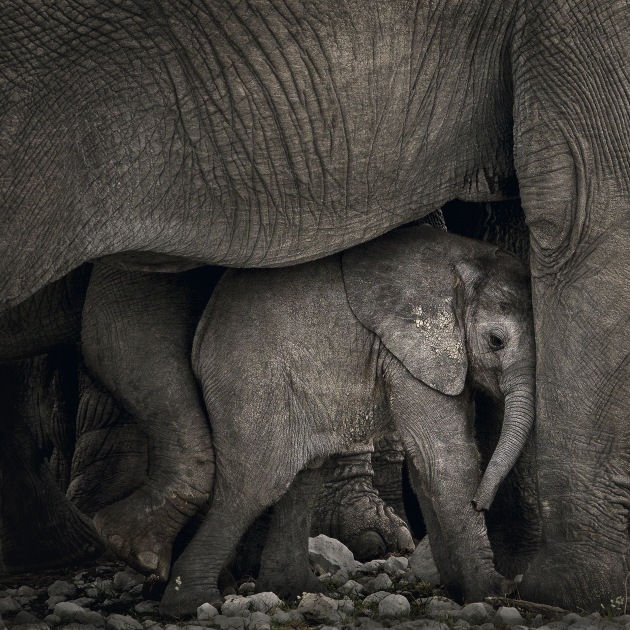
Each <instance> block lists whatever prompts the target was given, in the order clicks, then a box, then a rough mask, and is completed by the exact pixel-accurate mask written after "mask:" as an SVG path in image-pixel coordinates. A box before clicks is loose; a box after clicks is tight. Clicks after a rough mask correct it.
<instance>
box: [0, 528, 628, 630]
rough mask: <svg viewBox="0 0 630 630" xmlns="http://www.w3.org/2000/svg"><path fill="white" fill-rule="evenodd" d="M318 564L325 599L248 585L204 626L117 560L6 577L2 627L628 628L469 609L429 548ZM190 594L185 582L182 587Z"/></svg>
mask: <svg viewBox="0 0 630 630" xmlns="http://www.w3.org/2000/svg"><path fill="white" fill-rule="evenodd" d="M311 562H312V565H313V567H314V569H315V571H316V572H317V573H318V574H319V575H320V579H321V580H322V582H323V583H324V584H325V585H326V587H327V590H328V593H327V595H322V594H317V595H316V594H312V593H305V594H303V595H302V596H301V597H299V598H298V599H297V600H296V601H294V602H283V601H281V600H280V599H279V598H278V597H277V596H276V595H275V594H273V593H258V594H254V590H255V586H256V585H255V583H254V582H253V581H252V580H250V579H245V580H243V581H241V583H240V584H239V585H238V587H237V588H238V592H236V590H235V591H234V593H233V594H231V595H227V596H226V598H225V602H224V603H223V605H222V606H221V609H220V610H217V609H216V608H214V607H213V606H211V605H210V604H204V605H203V606H200V608H199V610H198V611H197V619H189V620H186V621H181V620H169V619H164V618H162V617H160V615H159V612H158V602H157V601H154V600H152V599H150V598H148V595H150V590H151V589H149V588H148V585H146V584H144V578H143V577H142V576H141V575H139V574H137V573H135V572H134V571H132V570H130V569H129V568H127V567H125V566H124V565H122V564H121V563H119V562H115V561H109V560H102V559H101V561H100V562H98V563H93V564H91V565H89V566H84V567H81V568H75V569H74V570H70V571H67V572H59V571H50V572H44V573H41V574H38V575H22V576H4V577H3V576H0V617H1V618H2V620H3V621H0V628H4V627H8V628H15V629H16V630H17V629H23V630H40V629H41V630H45V629H48V628H55V629H59V630H62V629H63V630H75V629H76V630H91V629H93V628H96V629H102V628H105V630H144V629H147V630H148V629H151V630H177V629H178V628H186V629H188V630H199V629H201V628H220V629H221V630H225V629H228V628H229V629H234V630H270V629H272V628H287V629H291V628H294V629H296V630H305V629H306V628H320V629H322V630H326V629H328V628H358V629H360V630H377V629H379V628H396V629H397V630H411V629H416V628H417V629H422V630H506V629H508V628H511V629H512V630H526V629H528V628H535V629H538V630H565V629H567V628H570V630H583V629H586V630H621V629H624V630H630V615H625V614H622V613H623V612H624V610H623V608H624V605H625V603H624V602H623V601H619V600H618V601H614V602H611V604H610V606H609V607H608V608H607V609H605V610H604V609H602V611H601V613H593V614H590V615H587V614H582V615H580V614H577V613H567V612H566V611H562V610H560V609H552V608H549V607H540V606H536V605H531V604H527V603H526V602H519V601H518V600H491V601H486V602H477V603H471V604H468V605H466V606H461V605H459V604H457V603H456V602H454V601H452V600H450V599H448V598H447V597H446V596H445V594H444V593H443V592H442V591H440V590H439V588H437V587H434V586H432V583H437V582H438V579H439V578H438V576H437V574H436V572H435V567H434V566H433V565H432V563H431V558H430V555H429V551H428V549H427V547H426V545H422V544H421V545H419V546H418V549H416V552H414V554H412V555H411V556H410V557H409V558H406V557H396V556H391V557H389V558H387V559H382V560H372V561H370V562H367V563H365V564H361V563H359V562H355V560H354V558H353V557H352V554H351V553H350V551H348V549H347V548H345V547H344V546H343V545H341V543H338V542H337V541H334V540H332V539H327V538H326V537H322V536H320V537H318V538H316V539H311ZM179 587H180V588H182V589H183V588H185V587H186V585H185V584H183V583H182V584H180V585H179Z"/></svg>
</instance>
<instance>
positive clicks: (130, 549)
mask: <svg viewBox="0 0 630 630" xmlns="http://www.w3.org/2000/svg"><path fill="white" fill-rule="evenodd" d="M208 497H209V495H208V494H204V493H199V492H195V493H190V492H186V493H181V492H175V491H170V492H168V491H167V492H164V491H161V492H158V491H157V490H155V489H153V488H150V487H149V486H144V487H142V488H140V489H139V490H137V491H136V492H134V493H133V494H131V495H130V496H128V497H127V498H125V499H123V500H121V501H117V502H116V503H114V504H112V505H110V506H107V507H106V508H104V509H103V510H101V511H100V512H98V513H97V514H96V516H95V517H94V524H95V526H96V529H97V530H98V532H99V534H100V536H101V538H102V539H103V541H104V542H105V544H106V545H107V546H108V547H109V549H111V551H113V552H114V553H115V554H116V555H117V556H118V557H119V558H121V559H122V560H124V561H125V562H126V563H127V564H129V565H130V566H131V567H133V568H134V569H136V570H137V571H140V572H141V573H144V574H147V575H154V576H155V577H157V579H159V580H161V581H166V580H167V579H168V574H169V569H170V563H171V550H172V546H173V541H174V540H175V537H176V536H177V534H179V532H180V530H181V529H182V527H183V526H184V525H185V524H186V523H187V522H188V520H189V519H190V518H191V517H192V516H193V515H194V514H195V513H196V512H197V510H198V509H199V507H200V506H201V505H202V504H203V503H204V502H205V501H207V500H208ZM193 499H194V500H193Z"/></svg>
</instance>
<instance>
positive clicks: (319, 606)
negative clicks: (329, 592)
mask: <svg viewBox="0 0 630 630" xmlns="http://www.w3.org/2000/svg"><path fill="white" fill-rule="evenodd" d="M338 608H339V604H338V602H337V601H336V600H334V599H331V598H330V597H326V595H322V594H320V593H307V594H306V595H304V597H302V599H301V600H300V603H299V605H298V607H297V611H298V612H299V613H300V614H302V615H304V618H305V619H306V620H309V621H314V622H316V623H332V624H334V623H339V622H341V621H343V619H342V615H341V614H340V612H339V610H338Z"/></svg>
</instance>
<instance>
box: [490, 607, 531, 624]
mask: <svg viewBox="0 0 630 630" xmlns="http://www.w3.org/2000/svg"><path fill="white" fill-rule="evenodd" d="M492 622H493V623H494V625H503V626H517V625H522V624H523V623H524V622H525V619H523V617H522V615H521V613H520V612H519V611H518V609H517V608H513V607H512V606H500V607H499V609H498V610H497V614H496V615H495V616H494V619H493V620H492Z"/></svg>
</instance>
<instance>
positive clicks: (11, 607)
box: [0, 597, 20, 614]
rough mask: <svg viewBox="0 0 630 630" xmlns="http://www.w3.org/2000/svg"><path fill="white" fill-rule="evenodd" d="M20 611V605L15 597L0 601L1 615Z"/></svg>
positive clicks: (4, 598)
mask: <svg viewBox="0 0 630 630" xmlns="http://www.w3.org/2000/svg"><path fill="white" fill-rule="evenodd" d="M18 610H20V605H19V604H18V603H17V602H16V601H15V600H14V599H13V597H3V598H2V599H0V614H4V613H9V612H16V611H18Z"/></svg>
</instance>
